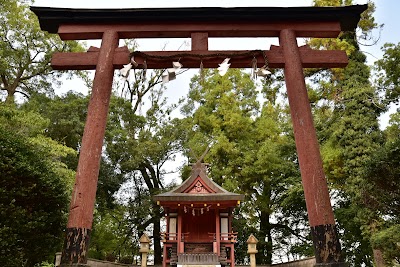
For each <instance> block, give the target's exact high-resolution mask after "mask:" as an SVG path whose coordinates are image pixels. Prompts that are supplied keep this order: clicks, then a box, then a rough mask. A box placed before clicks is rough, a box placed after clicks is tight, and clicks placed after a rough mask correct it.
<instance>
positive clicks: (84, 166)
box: [31, 5, 367, 267]
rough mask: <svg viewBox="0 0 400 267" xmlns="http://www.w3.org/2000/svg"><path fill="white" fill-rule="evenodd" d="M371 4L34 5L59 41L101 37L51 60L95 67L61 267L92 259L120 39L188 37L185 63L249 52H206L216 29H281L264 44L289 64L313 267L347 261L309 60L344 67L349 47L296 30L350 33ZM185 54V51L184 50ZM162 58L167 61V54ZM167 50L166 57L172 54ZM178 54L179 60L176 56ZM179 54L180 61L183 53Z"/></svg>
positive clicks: (260, 33)
mask: <svg viewBox="0 0 400 267" xmlns="http://www.w3.org/2000/svg"><path fill="white" fill-rule="evenodd" d="M366 8H367V5H358V6H347V7H290V8H278V7H260V8H258V7H248V8H163V9H157V8H151V9H65V8H48V7H31V9H32V11H33V12H35V13H36V15H37V16H38V17H39V21H40V25H41V27H42V29H43V30H45V31H48V32H50V33H58V34H59V35H60V37H61V39H63V40H82V39H101V40H102V44H101V47H100V49H98V48H97V49H96V48H91V49H89V51H88V52H85V53H58V54H55V55H54V56H53V59H52V67H53V68H54V69H59V70H72V69H76V70H83V69H96V74H95V78H94V82H93V90H92V96H91V99H90V103H89V108H88V115H87V122H86V125H85V131H84V135H83V139H82V148H81V153H80V157H79V163H78V169H77V174H76V181H75V186H74V191H73V194H72V200H71V205H70V213H69V219H68V224H67V229H66V238H65V244H64V249H63V255H62V260H61V264H62V266H86V263H87V250H88V244H89V239H90V232H91V228H92V221H93V210H94V203H95V197H96V188H97V179H98V172H99V164H100V157H101V150H102V145H103V138H104V133H105V126H106V121H107V114H108V106H109V101H110V94H111V84H112V81H113V76H114V69H119V68H121V67H122V65H124V64H127V63H129V61H130V56H131V53H130V52H129V51H128V49H127V48H124V47H118V43H119V39H124V38H177V37H181V38H191V40H192V49H191V51H188V52H187V54H188V55H187V56H185V57H182V58H181V60H180V62H181V63H182V64H183V65H184V67H185V68H198V67H199V65H200V61H199V58H198V56H199V55H200V56H201V57H202V62H203V66H204V67H205V68H216V67H217V64H218V63H220V62H221V59H223V58H222V57H221V56H218V54H243V55H244V54H246V53H245V52H246V51H209V50H208V38H210V37H278V38H279V43H280V46H279V47H272V48H271V49H270V50H269V51H264V54H265V55H266V57H267V59H268V61H269V66H270V67H271V68H284V73H285V80H286V88H287V94H288V98H289V105H290V111H291V116H292V121H293V128H294V135H295V141H296V148H297V153H298V158H299V163H300V171H301V177H302V181H303V187H304V193H305V198H306V203H307V211H308V218H309V222H310V226H311V232H312V238H313V243H314V250H315V256H316V262H317V263H316V265H315V266H336V267H342V266H347V265H346V263H344V259H343V255H342V253H341V247H340V243H339V239H338V235H337V230H336V226H335V220H334V216H333V211H332V207H331V203H330V199H329V191H328V187H327V182H326V179H325V175H324V171H323V168H322V160H321V155H320V151H319V145H318V140H317V136H316V131H315V128H314V124H313V119H312V114H311V107H310V103H309V99H308V96H307V89H306V85H305V81H304V75H303V68H343V67H345V66H346V64H347V61H348V59H347V56H346V54H345V52H344V51H329V50H325V51H317V50H312V49H310V48H308V47H298V45H297V40H296V38H297V37H320V38H330V37H332V38H335V37H337V36H338V35H339V33H340V32H341V31H353V30H354V29H355V28H356V26H357V23H358V21H359V19H360V14H361V13H362V12H363V11H365V10H366ZM181 52H182V51H154V52H146V55H147V56H155V57H152V58H153V59H154V58H156V57H157V58H158V59H157V60H150V59H149V58H150V57H149V58H147V59H146V55H143V54H142V55H135V61H136V62H137V63H139V66H138V68H141V67H143V62H144V60H146V64H147V68H155V69H157V68H166V67H170V66H171V62H172V61H173V60H171V58H172V57H174V55H177V57H178V53H181ZM185 53H186V52H185ZM247 54H248V55H247V56H242V57H233V58H232V59H231V64H232V65H231V67H236V68H248V67H251V61H252V59H253V57H257V64H258V67H261V66H262V65H263V64H264V59H263V58H262V56H261V55H260V54H258V55H251V53H250V52H249V53H247ZM163 58H164V59H163ZM167 58H168V59H167ZM177 59H178V58H177ZM177 59H176V60H177Z"/></svg>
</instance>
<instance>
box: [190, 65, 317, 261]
mask: <svg viewBox="0 0 400 267" xmlns="http://www.w3.org/2000/svg"><path fill="white" fill-rule="evenodd" d="M267 86H268V85H267ZM269 89H271V90H274V91H275V93H277V91H276V88H264V92H265V93H266V94H267V93H271V90H269ZM260 97H261V95H260V94H259V93H258V92H257V90H256V87H255V84H254V82H253V81H252V80H251V79H250V76H249V75H248V74H246V73H244V72H243V71H242V70H238V69H236V70H229V71H228V73H227V74H226V75H225V76H223V77H221V76H220V75H218V73H217V72H216V71H213V70H206V71H205V72H204V79H203V80H200V79H199V77H198V76H196V77H194V78H193V79H192V83H191V87H190V91H189V95H188V100H187V102H186V103H185V105H184V106H183V108H182V112H183V113H184V114H185V115H186V116H187V118H186V119H185V124H186V126H185V129H186V132H187V134H186V135H185V138H186V140H185V141H184V145H185V147H186V151H187V152H186V153H187V155H190V156H192V155H201V154H202V153H203V151H204V150H205V147H206V146H208V145H211V148H210V151H209V152H208V154H207V155H206V157H205V161H206V162H209V163H211V166H210V169H209V171H210V177H212V178H213V180H214V181H216V182H217V183H219V184H221V185H222V186H223V187H224V188H226V189H228V190H230V191H233V192H239V193H242V194H244V195H245V197H246V199H245V202H244V203H243V205H242V206H241V208H240V211H236V212H235V214H236V215H235V217H236V218H237V219H238V220H237V221H236V222H235V225H234V227H237V228H236V229H235V230H236V231H238V232H239V233H241V234H240V235H239V236H238V247H237V248H238V249H237V250H236V259H237V261H238V262H241V263H244V262H246V258H247V256H246V250H244V251H240V249H246V245H245V241H246V240H247V238H248V235H249V234H250V233H253V234H254V235H255V236H256V237H257V238H258V239H259V240H260V242H259V244H258V250H259V253H258V254H257V257H258V258H257V262H259V263H262V264H265V263H271V262H272V254H273V253H274V254H275V255H278V254H279V253H283V254H286V255H292V256H293V257H297V256H298V255H305V254H306V253H307V254H308V253H309V252H306V253H304V252H305V250H307V249H305V250H303V248H302V249H301V250H298V251H296V250H295V249H294V246H297V245H298V244H294V243H295V242H296V241H298V240H299V239H301V242H304V241H305V244H308V245H310V242H308V241H307V238H305V237H304V236H306V235H307V233H305V232H304V231H303V230H301V226H303V225H304V223H305V222H304V219H305V212H304V211H305V203H304V196H303V192H302V187H301V179H300V176H299V172H298V166H297V164H296V162H297V159H296V156H295V149H294V142H293V135H292V133H291V128H290V127H289V126H288V123H289V120H288V117H287V116H288V114H287V113H286V110H285V109H284V108H282V107H281V106H280V105H278V104H275V101H271V102H268V101H267V102H265V103H264V105H262V107H261V108H260V106H261V104H260V102H259V100H260ZM268 97H271V95H268ZM274 99H276V96H275V97H271V100H274ZM192 160H196V158H194V159H192ZM294 188H297V189H299V190H294ZM290 198H292V199H291V200H290ZM289 239H294V240H296V241H294V242H291V244H290V245H288V246H281V244H282V243H284V242H287V243H289ZM301 242H298V243H301ZM308 248H309V247H308Z"/></svg>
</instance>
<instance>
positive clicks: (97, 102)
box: [63, 31, 119, 266]
mask: <svg viewBox="0 0 400 267" xmlns="http://www.w3.org/2000/svg"><path fill="white" fill-rule="evenodd" d="M118 41H119V40H118V34H117V33H116V32H112V31H108V32H105V33H104V36H103V40H102V45H101V48H100V52H99V56H98V63H97V68H96V74H95V77H94V81H93V90H92V95H91V98H90V102H89V107H88V115H87V119H86V125H85V130H84V133H83V138H82V148H81V152H80V155H79V162H78V168H77V172H76V177H75V185H74V190H73V192H72V199H71V204H70V212H69V217H68V224H67V236H66V240H65V245H66V246H65V247H64V250H63V253H64V254H65V257H64V259H65V261H64V262H65V263H68V264H78V263H79V264H81V263H82V264H85V263H86V257H83V255H86V252H87V249H88V246H87V243H86V241H85V242H83V241H82V242H83V243H82V244H81V243H77V242H78V241H79V240H81V239H82V238H83V237H84V240H89V238H90V231H89V230H90V229H91V228H92V221H93V209H94V203H95V199H96V189H97V179H98V173H99V167H100V158H101V151H102V146H103V139H104V133H105V127H106V122H107V114H108V107H109V102H110V95H111V84H112V81H113V76H114V68H113V58H114V51H115V49H116V47H117V45H118ZM83 229H85V230H83ZM78 244H79V246H78ZM70 249H73V250H76V251H75V252H74V253H75V254H76V255H78V256H73V255H72V254H71V253H72V252H70V251H69V250H70ZM75 254H74V255H75ZM80 255H82V256H80ZM67 259H68V261H67ZM65 266H67V265H65ZM70 266H76V265H70Z"/></svg>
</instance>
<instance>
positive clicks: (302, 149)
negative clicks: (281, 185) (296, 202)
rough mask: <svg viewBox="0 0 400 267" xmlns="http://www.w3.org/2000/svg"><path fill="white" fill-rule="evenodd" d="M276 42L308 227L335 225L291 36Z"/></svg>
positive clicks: (289, 33)
mask: <svg viewBox="0 0 400 267" xmlns="http://www.w3.org/2000/svg"><path fill="white" fill-rule="evenodd" d="M279 42H280V44H281V46H282V48H283V54H284V57H285V62H286V63H285V70H284V71H285V81H286V88H287V94H288V98H289V105H290V112H291V116H292V121H293V129H294V136H295V141H296V148H297V153H298V157H299V163H300V171H301V177H302V182H303V187H304V194H305V198H306V203H307V211H308V218H309V221H310V225H311V226H316V225H326V224H335V221H334V217H333V212H332V207H331V203H330V199H329V192H328V186H327V182H326V179H325V174H324V171H323V168H322V160H321V155H320V151H319V145H318V140H317V135H316V132H315V128H314V123H313V119H312V114H311V107H310V102H309V99H308V95H307V89H306V84H305V81H304V75H303V68H302V63H301V55H300V52H299V49H298V46H297V41H296V34H295V32H294V31H293V30H283V31H282V32H281V35H280V37H279Z"/></svg>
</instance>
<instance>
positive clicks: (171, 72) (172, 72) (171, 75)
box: [162, 62, 183, 83]
mask: <svg viewBox="0 0 400 267" xmlns="http://www.w3.org/2000/svg"><path fill="white" fill-rule="evenodd" d="M182 67H183V66H182V64H181V63H179V62H172V68H168V69H167V71H166V73H165V74H164V75H163V76H162V83H167V82H169V81H172V80H175V79H176V72H177V71H178V70H180V69H181V68H182Z"/></svg>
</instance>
